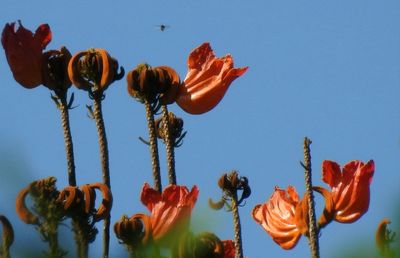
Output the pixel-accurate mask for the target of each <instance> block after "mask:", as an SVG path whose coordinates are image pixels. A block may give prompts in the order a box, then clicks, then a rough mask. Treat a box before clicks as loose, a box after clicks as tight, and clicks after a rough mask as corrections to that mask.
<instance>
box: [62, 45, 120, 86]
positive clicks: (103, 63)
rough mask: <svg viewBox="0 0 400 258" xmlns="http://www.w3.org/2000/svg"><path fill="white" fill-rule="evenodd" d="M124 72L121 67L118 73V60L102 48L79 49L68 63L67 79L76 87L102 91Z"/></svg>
mask: <svg viewBox="0 0 400 258" xmlns="http://www.w3.org/2000/svg"><path fill="white" fill-rule="evenodd" d="M124 74H125V72H124V68H123V67H121V68H120V72H119V73H118V61H117V60H116V59H115V58H113V57H111V56H110V54H109V53H108V52H107V51H106V50H104V49H102V48H94V49H88V50H85V51H80V52H78V53H76V54H75V55H74V56H72V58H71V60H70V61H69V64H68V75H69V79H70V80H71V82H72V83H73V84H74V85H75V86H76V87H77V88H78V89H82V90H86V91H91V90H92V91H97V90H99V91H100V92H103V91H105V90H106V89H107V87H108V86H109V85H110V84H111V83H113V82H114V81H116V80H120V79H121V78H122V77H123V76H124Z"/></svg>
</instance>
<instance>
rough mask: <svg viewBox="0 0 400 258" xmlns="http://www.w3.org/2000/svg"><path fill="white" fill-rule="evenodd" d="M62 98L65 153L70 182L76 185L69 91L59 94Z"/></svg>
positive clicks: (61, 109)
mask: <svg viewBox="0 0 400 258" xmlns="http://www.w3.org/2000/svg"><path fill="white" fill-rule="evenodd" d="M57 96H58V98H59V99H60V111H61V126H62V128H63V132H64V142H65V153H66V155H67V165H68V183H69V185H72V186H76V176H75V161H74V148H73V144H72V136H71V128H70V125H69V112H68V103H67V91H63V92H62V93H60V94H57Z"/></svg>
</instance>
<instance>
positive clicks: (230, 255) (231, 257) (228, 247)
mask: <svg viewBox="0 0 400 258" xmlns="http://www.w3.org/2000/svg"><path fill="white" fill-rule="evenodd" d="M222 243H223V245H224V258H235V255H236V249H235V243H234V242H233V241H232V240H222Z"/></svg>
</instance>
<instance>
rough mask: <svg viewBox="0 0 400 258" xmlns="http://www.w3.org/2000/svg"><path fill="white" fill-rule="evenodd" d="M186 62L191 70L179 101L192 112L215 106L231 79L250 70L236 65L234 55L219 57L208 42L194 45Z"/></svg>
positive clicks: (200, 111)
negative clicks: (195, 46) (194, 47)
mask: <svg viewBox="0 0 400 258" xmlns="http://www.w3.org/2000/svg"><path fill="white" fill-rule="evenodd" d="M187 63H188V68H189V70H188V73H187V75H186V78H185V81H184V83H182V84H181V85H180V87H179V93H178V97H177V99H176V102H177V103H178V105H179V106H180V107H181V108H182V109H183V110H185V111H186V112H188V113H190V114H202V113H205V112H207V111H210V110H211V109H213V108H214V107H215V106H216V105H217V104H218V103H219V102H220V101H221V99H222V97H223V96H224V95H225V92H226V91H227V90H228V88H229V85H230V84H231V83H232V81H233V80H235V79H236V78H237V77H239V76H241V75H242V74H244V73H245V72H246V71H247V67H243V68H233V59H232V56H231V55H226V56H225V57H222V58H216V57H215V55H214V52H213V50H212V49H211V47H210V44H209V43H203V44H202V45H201V46H199V47H197V48H196V49H194V50H193V51H192V52H191V53H190V55H189V58H188V61H187Z"/></svg>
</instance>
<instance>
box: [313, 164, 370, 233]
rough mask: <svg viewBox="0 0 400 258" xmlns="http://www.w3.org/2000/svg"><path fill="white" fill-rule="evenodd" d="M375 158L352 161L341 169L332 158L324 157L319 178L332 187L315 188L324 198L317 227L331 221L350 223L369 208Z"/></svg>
mask: <svg viewBox="0 0 400 258" xmlns="http://www.w3.org/2000/svg"><path fill="white" fill-rule="evenodd" d="M374 171H375V165H374V161H373V160H370V161H368V162H367V163H366V164H365V163H363V162H362V161H359V160H354V161H351V162H349V163H347V164H346V165H344V166H343V168H342V170H341V169H340V166H339V164H337V163H336V162H334V161H330V160H325V161H324V162H323V164H322V180H323V181H324V182H325V183H327V184H328V185H329V186H330V187H331V189H332V190H331V191H329V190H327V189H325V188H323V187H314V190H315V191H317V192H319V193H321V194H322V195H323V196H324V198H325V209H324V212H323V214H322V215H321V218H320V219H319V221H318V224H319V226H320V227H324V226H326V225H327V224H328V223H329V222H331V221H332V220H335V221H337V222H341V223H352V222H354V221H356V220H358V219H359V218H360V217H361V216H362V215H363V214H364V213H366V212H367V211H368V207H369V197H370V189H369V185H370V184H371V181H372V177H373V175H374Z"/></svg>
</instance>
